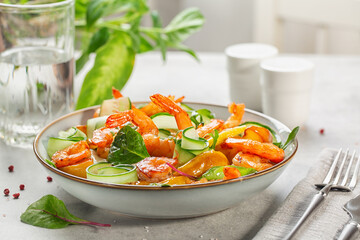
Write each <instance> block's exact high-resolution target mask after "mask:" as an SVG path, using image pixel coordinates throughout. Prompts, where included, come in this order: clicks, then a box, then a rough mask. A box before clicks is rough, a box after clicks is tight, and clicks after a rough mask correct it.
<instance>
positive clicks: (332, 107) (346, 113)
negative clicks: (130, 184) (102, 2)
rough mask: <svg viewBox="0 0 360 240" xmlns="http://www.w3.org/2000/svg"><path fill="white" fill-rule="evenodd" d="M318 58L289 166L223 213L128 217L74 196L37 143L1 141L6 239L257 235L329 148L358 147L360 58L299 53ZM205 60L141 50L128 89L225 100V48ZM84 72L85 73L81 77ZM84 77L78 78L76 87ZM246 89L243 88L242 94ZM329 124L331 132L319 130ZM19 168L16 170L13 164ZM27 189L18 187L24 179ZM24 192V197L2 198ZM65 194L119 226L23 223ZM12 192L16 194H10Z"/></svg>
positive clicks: (89, 215)
mask: <svg viewBox="0 0 360 240" xmlns="http://www.w3.org/2000/svg"><path fill="white" fill-rule="evenodd" d="M296 56H299V57H303V58H306V59H309V60H311V61H313V62H314V63H315V66H316V74H315V82H314V87H313V94H312V101H311V109H310V117H309V119H308V121H307V123H306V125H305V126H304V127H302V128H301V131H300V132H299V135H298V139H299V149H298V152H297V154H296V156H295V158H294V159H293V160H292V162H291V163H290V164H289V166H288V168H287V169H286V171H285V172H284V173H283V174H282V175H281V176H280V177H279V178H278V179H277V180H276V181H275V182H274V183H273V184H272V185H271V186H270V187H268V188H267V189H266V190H265V191H263V192H262V193H260V194H257V195H255V196H253V197H251V198H250V199H248V200H246V201H243V202H240V203H239V205H238V206H237V207H235V208H231V209H228V210H225V211H222V212H219V213H216V214H212V215H208V216H204V217H198V218H191V219H180V220H151V219H138V218H131V217H126V216H123V215H121V214H119V213H116V212H110V211H107V210H103V209H99V208H96V207H93V206H91V205H88V204H86V203H84V202H81V201H80V200H78V199H76V198H74V197H72V196H71V195H69V194H68V193H67V192H65V191H64V190H62V188H61V187H59V186H58V185H57V184H56V182H47V174H46V172H45V171H44V170H43V169H42V166H41V165H40V164H39V163H38V162H37V160H36V159H35V156H34V154H33V151H32V149H19V148H12V147H8V146H5V145H4V144H3V143H0V151H1V154H0V191H1V196H0V239H77V240H80V239H138V240H142V239H147V240H152V239H156V240H158V239H199V240H201V239H207V240H210V239H219V240H220V239H226V240H228V239H251V238H252V237H253V236H254V235H255V234H256V233H257V231H258V230H259V229H260V228H261V227H262V226H263V225H264V224H265V223H266V220H267V219H268V218H269V217H270V216H271V214H272V213H273V212H274V211H275V210H276V208H277V207H279V206H280V205H281V203H282V202H283V200H284V199H285V197H286V196H287V194H288V193H289V192H290V191H291V189H292V188H293V187H294V185H295V184H296V183H298V182H299V181H300V180H301V179H302V178H304V176H305V175H306V173H307V171H308V169H309V167H310V166H311V165H312V164H313V163H314V161H315V160H316V158H317V155H318V154H319V153H320V151H321V150H322V149H323V148H325V147H332V148H339V147H344V148H347V147H349V148H350V149H356V148H357V149H358V148H359V141H360V139H359V136H360V124H359V123H360V94H359V92H360V57H359V56H322V55H320V56H317V55H296ZM200 58H201V63H200V64H199V63H197V62H195V61H194V60H193V59H191V58H190V57H189V56H187V55H185V54H182V53H171V54H169V56H168V62H167V63H166V64H163V63H162V61H161V58H160V56H159V54H156V53H151V54H146V55H141V56H138V57H137V59H136V64H135V69H134V72H133V75H132V77H131V80H130V81H129V83H128V84H127V85H126V87H125V88H124V90H123V94H124V95H127V96H130V97H131V99H132V101H143V100H148V96H149V95H151V94H153V93H157V92H159V93H164V94H174V95H177V96H182V95H184V96H186V101H195V102H206V103H215V104H223V105H226V104H227V103H229V101H230V99H229V93H228V81H227V73H226V68H225V56H224V55H223V54H212V53H203V54H200ZM81 77H82V76H81V75H80V76H79V79H81ZM80 84H81V82H80V81H77V83H76V88H78V86H80ZM240 91H241V90H239V93H240ZM320 129H324V134H320ZM9 165H13V166H14V167H15V169H14V172H12V173H10V172H9V171H8V166H9ZM20 184H25V190H23V191H19V190H18V189H19V185H20ZM5 188H9V189H10V190H11V194H12V193H15V192H19V193H20V197H19V199H13V198H12V197H5V196H3V190H4V189H5ZM46 194H53V195H55V196H57V197H58V198H60V199H61V200H63V201H64V202H65V204H66V205H67V207H68V209H69V211H70V212H71V213H73V214H74V215H76V216H78V217H81V218H83V219H87V220H91V221H96V222H101V223H110V224H112V227H111V228H97V227H89V226H79V225H77V226H69V227H67V228H64V229H58V230H49V229H43V228H38V227H33V226H30V225H27V224H24V223H22V222H20V215H21V213H22V212H24V211H25V210H26V208H27V207H28V205H29V204H31V203H32V202H34V201H36V200H38V199H39V198H41V197H42V196H43V195H46ZM10 196H11V195H10Z"/></svg>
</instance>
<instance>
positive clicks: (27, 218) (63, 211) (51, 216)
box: [20, 195, 111, 229]
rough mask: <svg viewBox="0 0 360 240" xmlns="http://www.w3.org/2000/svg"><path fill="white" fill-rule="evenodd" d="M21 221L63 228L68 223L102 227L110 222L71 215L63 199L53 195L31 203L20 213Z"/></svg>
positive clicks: (46, 226)
mask: <svg viewBox="0 0 360 240" xmlns="http://www.w3.org/2000/svg"><path fill="white" fill-rule="evenodd" d="M20 219H21V221H22V222H24V223H27V224H30V225H33V226H37V227H43V228H51V229H55V228H64V227H66V226H68V225H70V224H85V225H95V226H102V227H110V226H111V225H110V224H101V223H95V222H89V221H86V220H83V219H81V218H78V217H75V216H74V215H72V214H71V213H70V212H69V211H68V210H67V208H66V206H65V204H64V202H63V201H61V200H59V199H58V198H57V197H55V196H53V195H46V196H44V197H42V198H41V199H39V200H38V201H36V202H34V203H32V204H31V205H30V206H29V207H28V208H27V209H26V211H25V212H24V213H23V214H21V217H20Z"/></svg>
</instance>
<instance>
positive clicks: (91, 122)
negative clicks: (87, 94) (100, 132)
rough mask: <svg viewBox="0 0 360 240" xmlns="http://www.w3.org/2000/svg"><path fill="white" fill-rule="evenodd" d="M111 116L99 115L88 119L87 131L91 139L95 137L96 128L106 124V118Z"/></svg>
mask: <svg viewBox="0 0 360 240" xmlns="http://www.w3.org/2000/svg"><path fill="white" fill-rule="evenodd" d="M108 117H109V116H102V117H97V118H90V119H88V120H87V127H86V129H87V130H86V131H87V137H88V138H89V139H90V138H92V137H93V132H94V131H95V129H98V128H101V127H104V126H105V123H106V119H107V118H108Z"/></svg>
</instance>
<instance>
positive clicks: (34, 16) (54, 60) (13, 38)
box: [0, 0, 75, 147]
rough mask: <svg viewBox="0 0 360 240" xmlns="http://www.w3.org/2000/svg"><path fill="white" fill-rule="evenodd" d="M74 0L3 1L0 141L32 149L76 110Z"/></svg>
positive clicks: (0, 8)
mask: <svg viewBox="0 0 360 240" xmlns="http://www.w3.org/2000/svg"><path fill="white" fill-rule="evenodd" d="M74 33H75V28H74V0H64V1H55V0H53V1H46V0H45V1H44V0H32V1H31V0H30V1H24V0H15V1H11V0H0V138H1V139H3V140H4V141H5V142H6V143H7V144H9V145H15V146H20V147H31V144H32V141H33V139H34V137H35V135H36V134H37V133H38V132H39V130H40V129H41V128H42V127H43V126H44V125H45V124H47V123H49V122H50V121H51V120H53V119H55V118H57V117H59V116H61V115H63V114H65V113H68V112H69V111H71V110H72V109H73V105H74V103H73V81H74V74H75V71H74V70H75V66H74Z"/></svg>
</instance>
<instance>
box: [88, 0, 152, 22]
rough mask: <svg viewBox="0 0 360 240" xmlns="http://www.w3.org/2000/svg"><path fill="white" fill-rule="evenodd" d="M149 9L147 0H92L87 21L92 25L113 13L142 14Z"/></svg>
mask: <svg viewBox="0 0 360 240" xmlns="http://www.w3.org/2000/svg"><path fill="white" fill-rule="evenodd" d="M148 10H149V8H148V6H147V2H146V0H92V1H90V2H89V4H88V8H87V12H86V23H87V26H88V27H92V26H93V25H94V24H95V22H96V21H97V20H98V19H100V18H102V17H106V16H109V15H111V14H113V13H117V14H119V13H121V12H132V13H133V14H137V15H139V16H140V15H143V14H144V13H146V12H147V11H148Z"/></svg>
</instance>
